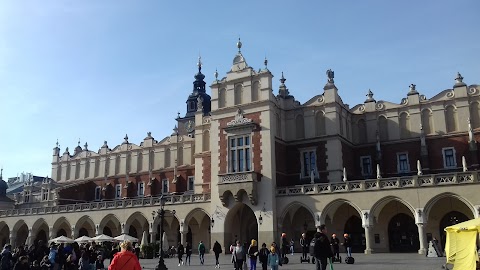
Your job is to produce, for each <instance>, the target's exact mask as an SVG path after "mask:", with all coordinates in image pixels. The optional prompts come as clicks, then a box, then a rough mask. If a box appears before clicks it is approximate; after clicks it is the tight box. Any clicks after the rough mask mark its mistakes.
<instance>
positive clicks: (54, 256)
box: [48, 243, 58, 269]
mask: <svg viewBox="0 0 480 270" xmlns="http://www.w3.org/2000/svg"><path fill="white" fill-rule="evenodd" d="M48 260H49V261H50V263H51V264H52V269H53V268H55V265H57V266H58V250H57V245H56V244H55V243H52V244H51V245H50V252H49V253H48Z"/></svg>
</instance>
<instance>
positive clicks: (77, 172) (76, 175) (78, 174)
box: [75, 161, 80, 179]
mask: <svg viewBox="0 0 480 270" xmlns="http://www.w3.org/2000/svg"><path fill="white" fill-rule="evenodd" d="M78 178H80V161H77V162H76V163H75V179H78Z"/></svg>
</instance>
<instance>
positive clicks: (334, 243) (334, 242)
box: [330, 234, 340, 261]
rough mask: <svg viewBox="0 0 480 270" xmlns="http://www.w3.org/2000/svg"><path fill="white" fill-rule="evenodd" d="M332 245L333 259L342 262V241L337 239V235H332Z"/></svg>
mask: <svg viewBox="0 0 480 270" xmlns="http://www.w3.org/2000/svg"><path fill="white" fill-rule="evenodd" d="M330 244H331V245H332V248H333V257H334V258H336V259H337V261H340V248H339V244H340V240H339V239H338V238H337V235H336V234H332V239H331V240H330Z"/></svg>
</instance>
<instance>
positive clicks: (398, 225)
mask: <svg viewBox="0 0 480 270" xmlns="http://www.w3.org/2000/svg"><path fill="white" fill-rule="evenodd" d="M388 239H389V248H390V252H417V251H418V249H419V248H420V241H419V239H418V228H417V225H415V220H414V219H413V217H412V216H410V215H407V214H404V213H399V214H396V215H395V216H393V217H392V219H391V220H390V222H389V223H388Z"/></svg>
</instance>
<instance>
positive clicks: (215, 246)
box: [213, 241, 222, 268]
mask: <svg viewBox="0 0 480 270" xmlns="http://www.w3.org/2000/svg"><path fill="white" fill-rule="evenodd" d="M213 253H215V268H220V263H219V262H218V257H220V253H222V245H220V243H219V242H218V241H215V244H213Z"/></svg>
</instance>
